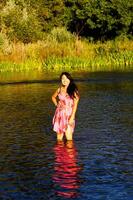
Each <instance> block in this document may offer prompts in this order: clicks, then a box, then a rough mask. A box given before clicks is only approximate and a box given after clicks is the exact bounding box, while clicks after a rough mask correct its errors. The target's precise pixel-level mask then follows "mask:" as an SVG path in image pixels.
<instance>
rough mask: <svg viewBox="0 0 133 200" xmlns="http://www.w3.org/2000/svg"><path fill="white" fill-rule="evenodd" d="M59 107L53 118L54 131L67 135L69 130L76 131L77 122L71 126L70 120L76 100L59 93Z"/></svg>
mask: <svg viewBox="0 0 133 200" xmlns="http://www.w3.org/2000/svg"><path fill="white" fill-rule="evenodd" d="M58 98H59V102H58V106H57V108H56V111H55V114H54V117H53V130H54V131H55V132H56V133H65V132H66V130H67V128H70V131H71V132H73V131H74V127H75V120H74V122H73V124H71V125H69V119H70V117H71V114H72V110H73V106H74V100H73V99H72V98H71V97H70V96H69V95H68V94H62V93H61V92H59V93H58Z"/></svg>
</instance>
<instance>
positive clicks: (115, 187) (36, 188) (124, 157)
mask: <svg viewBox="0 0 133 200" xmlns="http://www.w3.org/2000/svg"><path fill="white" fill-rule="evenodd" d="M73 76H74V78H75V81H76V83H77V85H78V88H79V91H80V102H79V106H78V111H77V115H76V128H75V132H74V140H73V142H66V141H64V142H61V143H57V142H56V135H55V133H54V132H53V131H52V125H51V122H52V117H53V114H54V111H55V107H54V105H53V104H52V102H51V95H52V94H53V92H54V91H55V89H56V88H57V87H58V84H59V83H58V81H57V78H58V74H56V75H55V76H54V75H52V76H51V74H47V75H41V76H38V77H37V76H36V77H34V76H31V79H30V80H29V79H28V80H27V79H26V78H24V77H19V80H20V81H19V80H18V79H17V78H16V79H15V78H14V77H13V78H12V77H11V76H10V77H9V76H7V77H6V78H5V77H3V78H2V77H1V80H0V81H1V82H0V199H2V200H43V199H44V200H45V199H46V200H47V199H50V200H58V199H59V200H60V199H62V200H64V199H76V200H132V199H133V184H132V183H133V162H132V158H133V140H132V133H133V74H131V73H122V74H119V73H96V74H94V73H93V74H87V73H81V74H73ZM16 77H18V76H16ZM13 80H15V82H16V81H17V82H18V83H15V82H14V81H13ZM13 82H14V83H13ZM19 82H20V83H19ZM10 83H12V84H10Z"/></svg>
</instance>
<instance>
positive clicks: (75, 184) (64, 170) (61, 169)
mask: <svg viewBox="0 0 133 200" xmlns="http://www.w3.org/2000/svg"><path fill="white" fill-rule="evenodd" d="M54 153H55V164H54V174H53V183H54V188H55V192H56V194H57V195H58V196H62V197H67V198H71V197H76V196H77V195H78V188H79V187H80V185H79V183H80V180H79V177H78V173H79V171H80V170H81V169H80V167H79V166H78V163H77V151H76V149H75V146H74V144H73V142H71V141H70V142H67V143H66V144H64V142H61V143H58V144H56V146H55V148H54Z"/></svg>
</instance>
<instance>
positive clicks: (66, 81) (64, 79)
mask: <svg viewBox="0 0 133 200" xmlns="http://www.w3.org/2000/svg"><path fill="white" fill-rule="evenodd" d="M61 83H62V85H64V86H67V87H68V85H69V83H70V80H69V79H68V78H67V77H66V75H63V76H62V77H61Z"/></svg>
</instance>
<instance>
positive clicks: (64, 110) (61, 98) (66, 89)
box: [52, 72, 79, 141]
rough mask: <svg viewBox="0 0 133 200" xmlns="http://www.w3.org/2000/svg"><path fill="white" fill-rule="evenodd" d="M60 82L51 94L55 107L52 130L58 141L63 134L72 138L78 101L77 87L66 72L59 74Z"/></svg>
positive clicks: (69, 138) (68, 138)
mask: <svg viewBox="0 0 133 200" xmlns="http://www.w3.org/2000/svg"><path fill="white" fill-rule="evenodd" d="M60 82H61V84H60V87H59V88H58V89H57V90H56V91H55V93H54V94H53V95H52V101H53V103H54V104H55V106H56V107H57V108H56V111H55V114H54V117H53V130H54V131H55V132H56V133H57V140H58V141H62V140H63V136H64V135H65V137H66V139H67V140H72V139H73V132H74V127H75V114H76V110H77V106H78V102H79V93H78V88H77V86H76V84H75V83H74V81H73V79H72V77H71V75H70V74H69V73H68V72H63V73H62V74H61V75H60Z"/></svg>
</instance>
